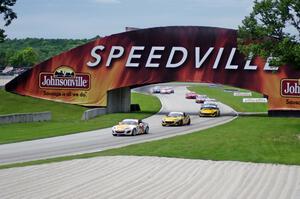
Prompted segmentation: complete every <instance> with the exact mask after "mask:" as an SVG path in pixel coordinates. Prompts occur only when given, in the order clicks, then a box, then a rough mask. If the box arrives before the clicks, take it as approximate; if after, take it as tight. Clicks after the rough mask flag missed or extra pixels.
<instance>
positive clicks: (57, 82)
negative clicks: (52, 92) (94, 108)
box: [39, 66, 91, 90]
mask: <svg viewBox="0 0 300 199" xmlns="http://www.w3.org/2000/svg"><path fill="white" fill-rule="evenodd" d="M90 83H91V82H90V75H89V74H84V73H75V72H74V70H73V69H72V68H70V67H68V66H61V67H59V68H57V69H56V70H55V71H54V73H46V72H45V73H44V72H43V73H40V78H39V84H40V88H52V89H81V90H88V89H90Z"/></svg>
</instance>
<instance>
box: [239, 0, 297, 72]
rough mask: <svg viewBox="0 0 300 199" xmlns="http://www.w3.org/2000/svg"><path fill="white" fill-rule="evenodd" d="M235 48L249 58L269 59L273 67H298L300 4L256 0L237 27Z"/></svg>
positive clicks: (288, 0)
mask: <svg viewBox="0 0 300 199" xmlns="http://www.w3.org/2000/svg"><path fill="white" fill-rule="evenodd" d="M238 48H239V50H240V51H241V52H242V53H244V54H246V55H248V56H249V55H259V56H261V57H264V58H267V57H272V60H271V64H272V65H276V66H281V65H284V64H292V65H294V66H297V67H298V68H300V1H299V0H260V1H258V0H255V1H254V7H253V11H252V12H251V13H250V15H249V16H247V17H245V19H244V20H243V21H242V25H241V26H239V28H238Z"/></svg>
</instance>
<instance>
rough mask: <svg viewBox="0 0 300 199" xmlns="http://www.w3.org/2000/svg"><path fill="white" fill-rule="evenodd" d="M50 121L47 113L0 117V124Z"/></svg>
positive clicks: (50, 116)
mask: <svg viewBox="0 0 300 199" xmlns="http://www.w3.org/2000/svg"><path fill="white" fill-rule="evenodd" d="M51 119H52V113H51V112H49V111H47V112H38V113H15V114H7V115H0V124H10V123H26V122H42V121H49V120H51Z"/></svg>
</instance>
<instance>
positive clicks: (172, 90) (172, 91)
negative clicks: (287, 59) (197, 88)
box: [160, 87, 174, 94]
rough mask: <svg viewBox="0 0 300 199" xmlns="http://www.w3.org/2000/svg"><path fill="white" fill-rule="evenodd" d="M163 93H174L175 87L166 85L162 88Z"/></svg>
mask: <svg viewBox="0 0 300 199" xmlns="http://www.w3.org/2000/svg"><path fill="white" fill-rule="evenodd" d="M160 93H161V94H171V93H174V89H173V88H172V87H164V88H161V89H160Z"/></svg>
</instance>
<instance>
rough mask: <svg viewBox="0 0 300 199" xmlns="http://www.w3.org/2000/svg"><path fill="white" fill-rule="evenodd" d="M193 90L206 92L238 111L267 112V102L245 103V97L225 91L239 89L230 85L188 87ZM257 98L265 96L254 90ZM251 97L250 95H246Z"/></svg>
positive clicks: (200, 92)
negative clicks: (225, 90)
mask: <svg viewBox="0 0 300 199" xmlns="http://www.w3.org/2000/svg"><path fill="white" fill-rule="evenodd" d="M188 89H189V90H191V91H195V92H197V93H199V94H206V95H207V96H209V97H210V98H215V99H217V100H218V101H220V102H223V103H224V104H227V105H228V106H230V107H232V108H233V109H234V110H236V111H238V112H266V111H267V110H268V109H267V104H265V103H243V98H245V97H241V96H233V93H232V92H224V89H239V88H234V87H229V86H222V87H209V86H207V85H201V86H191V87H189V88H188ZM239 90H240V91H241V92H242V91H244V92H249V91H248V90H244V89H239ZM251 97H255V98H260V97H263V96H262V95H261V94H260V93H256V92H252V96H251ZM246 98H249V97H246Z"/></svg>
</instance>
